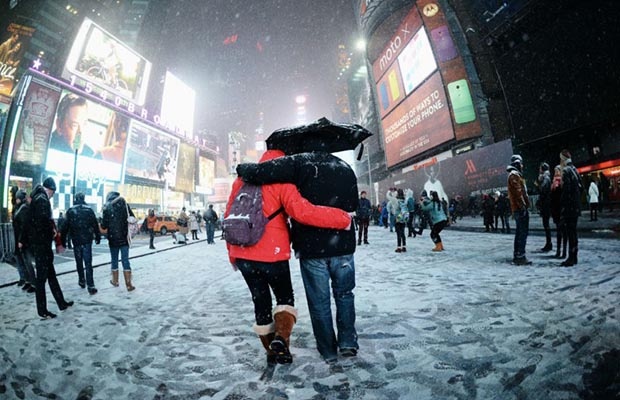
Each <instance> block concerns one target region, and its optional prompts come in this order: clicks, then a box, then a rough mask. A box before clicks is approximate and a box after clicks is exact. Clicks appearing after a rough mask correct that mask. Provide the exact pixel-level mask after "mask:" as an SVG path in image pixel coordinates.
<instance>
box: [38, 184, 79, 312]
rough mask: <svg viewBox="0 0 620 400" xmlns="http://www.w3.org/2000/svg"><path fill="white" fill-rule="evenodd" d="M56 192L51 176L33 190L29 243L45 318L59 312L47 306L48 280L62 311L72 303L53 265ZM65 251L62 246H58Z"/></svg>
mask: <svg viewBox="0 0 620 400" xmlns="http://www.w3.org/2000/svg"><path fill="white" fill-rule="evenodd" d="M54 192H56V182H54V179H52V178H51V177H49V178H47V179H45V180H44V181H43V185H37V186H36V187H35V188H34V189H33V190H32V193H31V194H30V197H31V198H32V201H31V203H30V211H31V214H30V215H31V225H30V233H31V234H30V243H31V245H32V250H33V253H34V259H35V263H36V269H37V273H36V275H37V279H36V292H35V294H36V299H37V313H38V314H39V316H40V317H41V318H43V319H51V318H56V315H55V314H53V313H51V312H50V311H49V310H48V309H47V299H46V296H45V283H46V282H47V283H48V284H49V287H50V291H51V292H52V296H54V299H55V300H56V304H57V305H58V308H59V309H60V311H63V310H66V309H67V308H69V307H71V306H72V305H73V301H66V300H65V297H64V295H63V293H62V289H61V288H60V284H59V283H58V278H56V270H55V269H54V252H53V251H52V242H53V241H54V238H55V237H56V235H57V233H58V231H57V229H56V224H55V223H54V219H53V216H52V206H51V204H50V198H52V197H53V196H54ZM57 250H59V251H63V250H62V249H60V248H59V249H57Z"/></svg>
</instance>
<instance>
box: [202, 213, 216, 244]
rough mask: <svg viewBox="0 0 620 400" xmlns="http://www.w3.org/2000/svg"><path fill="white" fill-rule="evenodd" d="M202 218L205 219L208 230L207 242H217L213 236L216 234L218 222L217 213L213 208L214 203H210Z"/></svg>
mask: <svg viewBox="0 0 620 400" xmlns="http://www.w3.org/2000/svg"><path fill="white" fill-rule="evenodd" d="M202 218H203V219H204V220H205V228H206V230H207V244H215V242H214V241H213V236H214V235H215V225H216V224H217V218H218V217H217V213H216V212H215V210H214V209H213V204H209V208H208V209H207V211H205V213H204V215H203V216H202Z"/></svg>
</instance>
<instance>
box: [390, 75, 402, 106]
mask: <svg viewBox="0 0 620 400" xmlns="http://www.w3.org/2000/svg"><path fill="white" fill-rule="evenodd" d="M388 82H389V83H390V94H391V95H392V101H397V100H398V99H399V98H400V89H399V88H398V78H397V77H396V71H395V70H392V71H390V74H389V75H388Z"/></svg>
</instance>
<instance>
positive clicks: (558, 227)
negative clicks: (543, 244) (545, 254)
mask: <svg viewBox="0 0 620 400" xmlns="http://www.w3.org/2000/svg"><path fill="white" fill-rule="evenodd" d="M555 231H556V245H557V247H556V249H555V252H556V256H557V257H559V256H560V255H561V256H562V257H566V245H567V243H568V242H567V237H566V227H565V226H564V224H563V223H561V222H560V223H557V224H555Z"/></svg>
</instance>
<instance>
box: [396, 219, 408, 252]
mask: <svg viewBox="0 0 620 400" xmlns="http://www.w3.org/2000/svg"><path fill="white" fill-rule="evenodd" d="M405 226H406V224H405V223H404V222H396V223H395V224H394V229H396V245H397V246H398V247H405V246H407V237H406V236H405Z"/></svg>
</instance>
